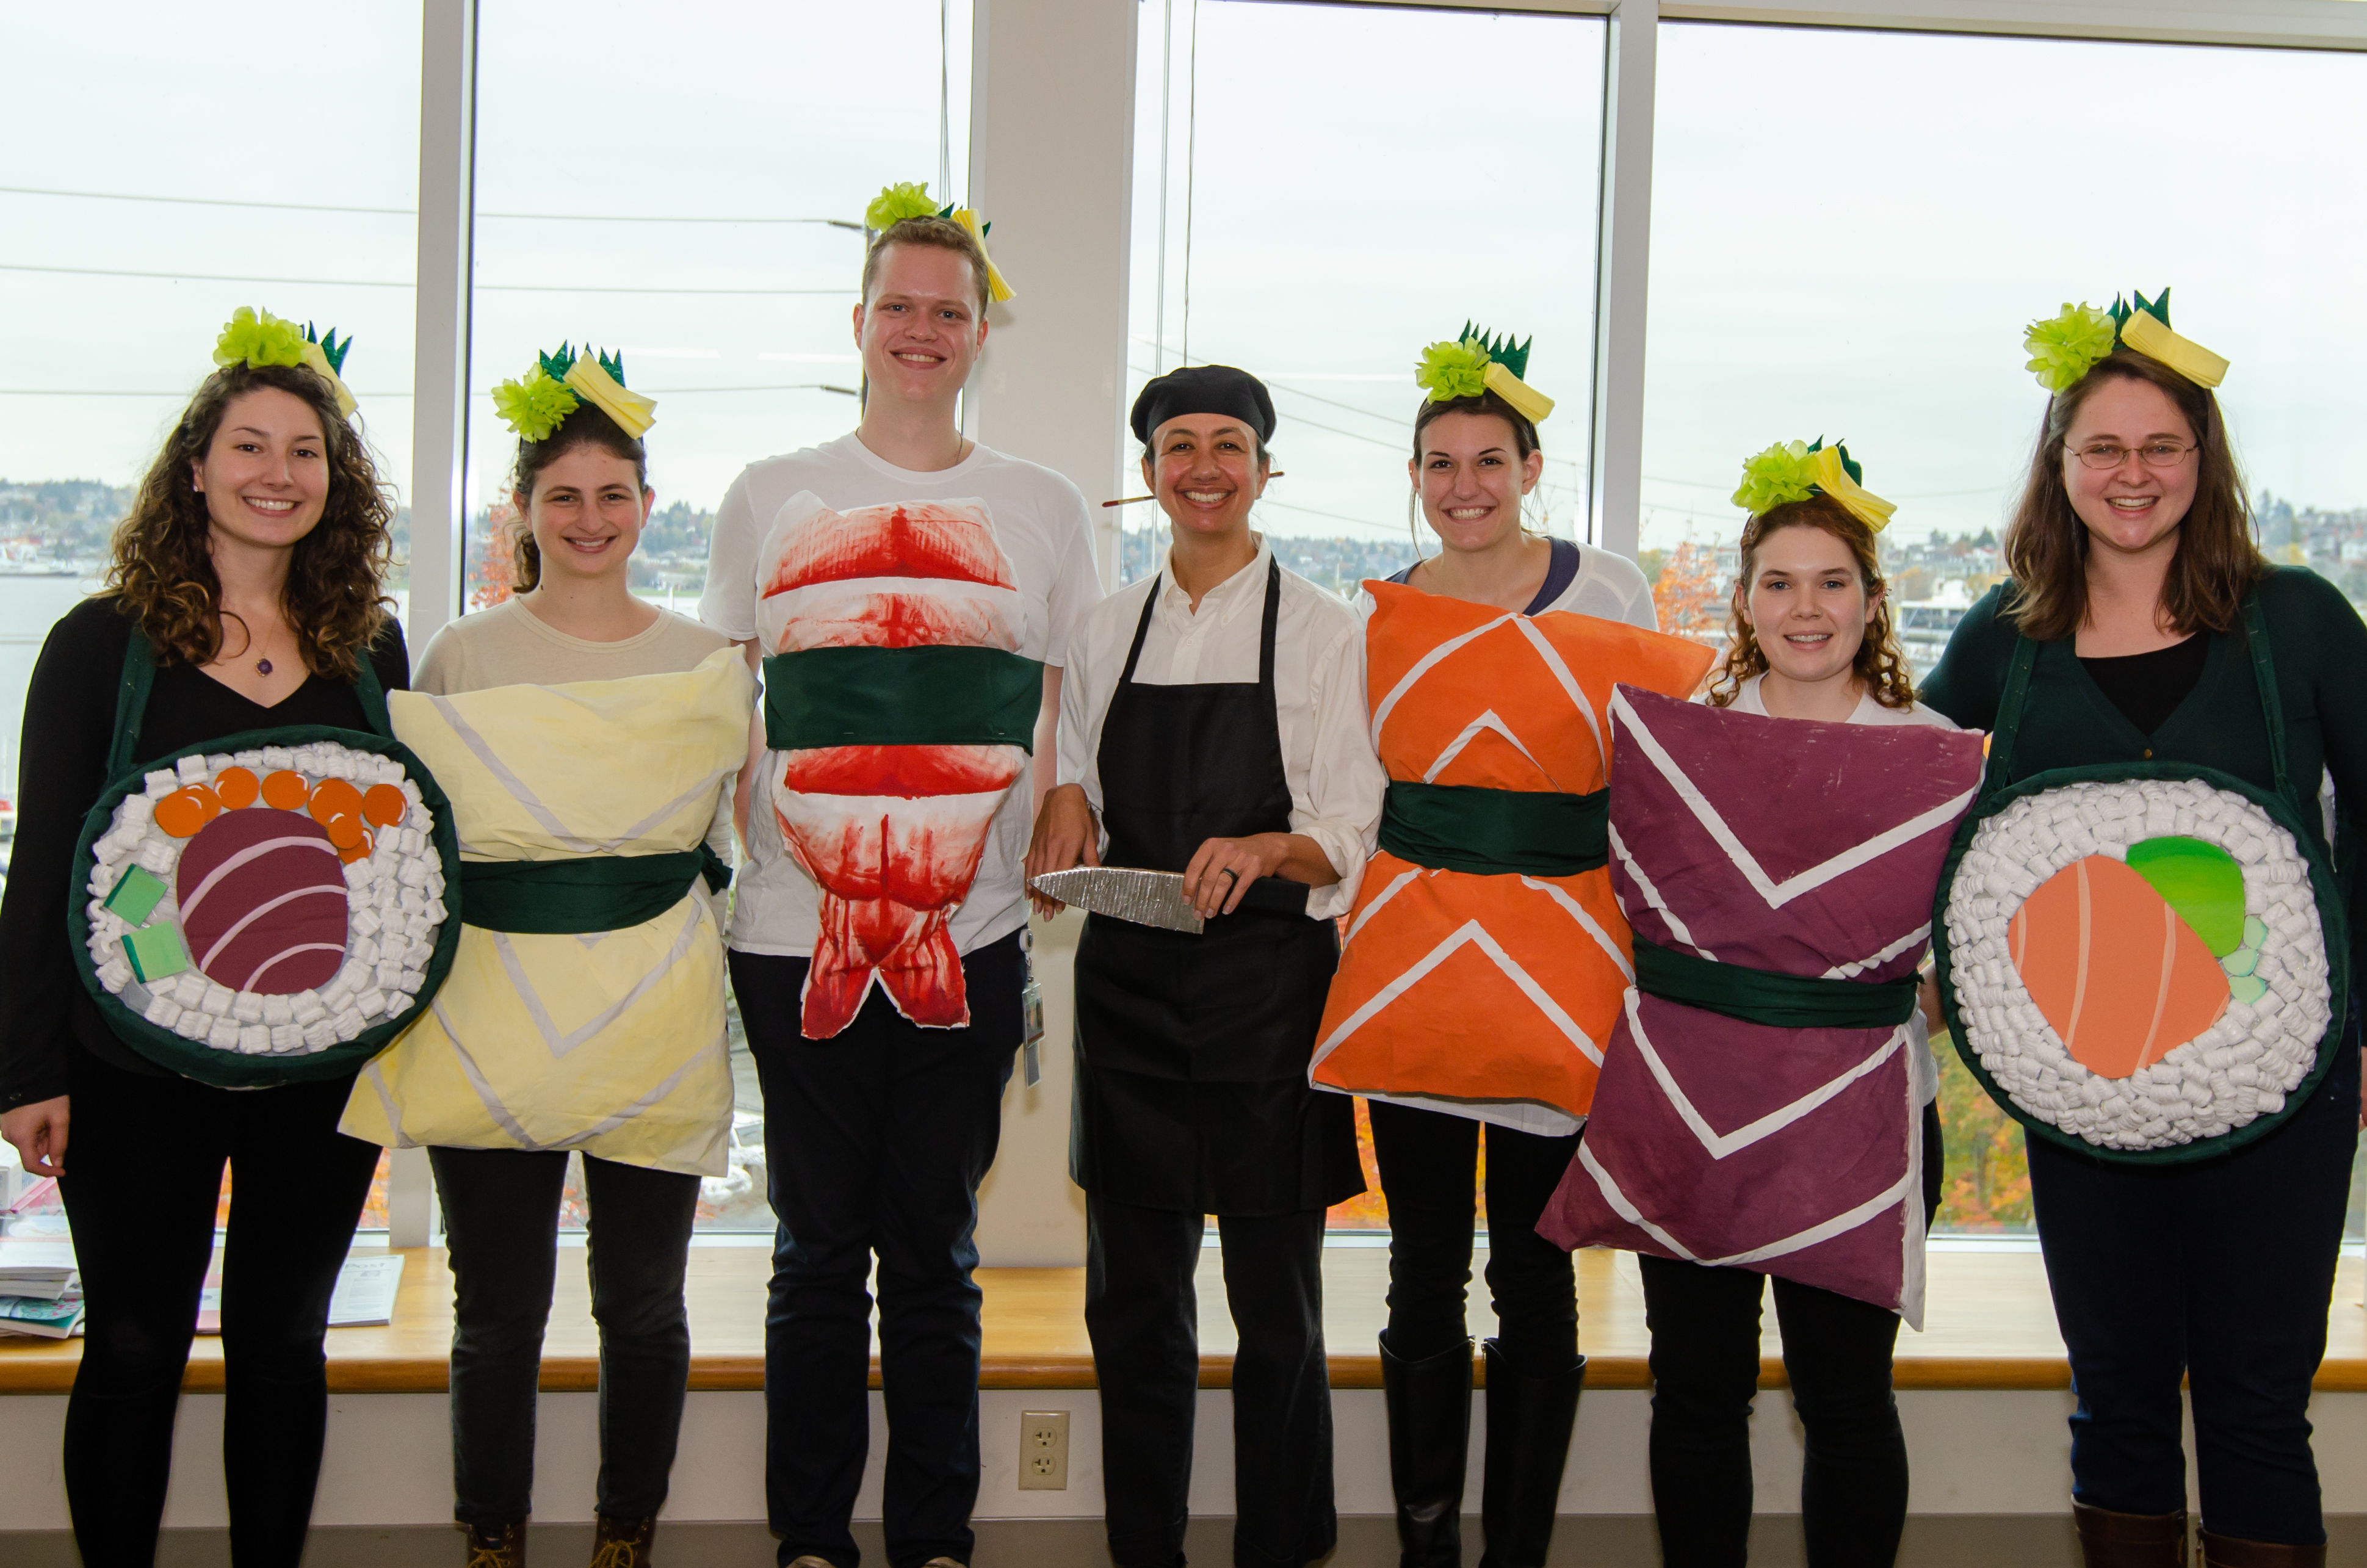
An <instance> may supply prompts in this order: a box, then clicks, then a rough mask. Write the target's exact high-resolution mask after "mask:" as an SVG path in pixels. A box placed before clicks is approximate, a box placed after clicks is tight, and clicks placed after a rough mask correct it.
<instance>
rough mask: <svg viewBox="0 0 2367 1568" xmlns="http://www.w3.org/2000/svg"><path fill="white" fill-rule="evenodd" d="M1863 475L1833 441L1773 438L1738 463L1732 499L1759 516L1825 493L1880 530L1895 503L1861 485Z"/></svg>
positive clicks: (1873, 529)
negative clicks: (1739, 468)
mask: <svg viewBox="0 0 2367 1568" xmlns="http://www.w3.org/2000/svg"><path fill="white" fill-rule="evenodd" d="M1864 480H1865V470H1864V469H1863V468H1861V467H1859V466H1858V463H1857V461H1856V460H1854V459H1852V457H1851V456H1850V455H1849V449H1848V448H1847V447H1845V446H1843V445H1842V444H1841V443H1840V442H1839V441H1836V442H1834V443H1833V444H1832V445H1831V446H1829V447H1828V446H1826V445H1825V438H1824V437H1821V436H1819V437H1817V438H1816V439H1815V440H1814V441H1793V442H1789V443H1786V442H1783V441H1778V442H1776V443H1775V444H1774V445H1773V446H1772V447H1770V448H1768V449H1766V450H1765V451H1763V452H1761V453H1759V454H1757V455H1756V456H1754V457H1751V458H1750V459H1748V460H1746V461H1745V462H1744V463H1743V465H1742V485H1741V487H1740V488H1739V489H1738V490H1736V491H1735V493H1734V504H1735V505H1736V506H1739V507H1741V508H1742V509H1743V510H1744V511H1746V512H1748V513H1750V515H1751V516H1752V517H1765V516H1766V515H1767V514H1768V513H1770V512H1772V511H1773V510H1774V509H1775V508H1776V507H1778V506H1789V505H1791V504H1792V503H1793V502H1795V501H1806V499H1807V498H1808V497H1809V496H1811V495H1827V496H1830V497H1831V498H1832V499H1833V500H1835V501H1838V502H1840V505H1841V507H1842V509H1843V510H1845V511H1847V512H1848V513H1849V515H1850V516H1852V517H1855V518H1856V519H1857V520H1858V521H1859V522H1862V523H1863V524H1864V525H1865V526H1866V529H1867V531H1868V532H1870V533H1880V532H1881V531H1882V530H1883V528H1885V527H1886V526H1887V525H1888V524H1889V522H1890V517H1891V514H1892V513H1894V512H1896V511H1897V510H1898V508H1897V506H1893V505H1891V504H1890V503H1889V502H1887V501H1886V500H1884V499H1883V498H1882V497H1881V496H1879V495H1876V494H1874V493H1872V492H1871V491H1869V490H1867V489H1865V488H1864Z"/></svg>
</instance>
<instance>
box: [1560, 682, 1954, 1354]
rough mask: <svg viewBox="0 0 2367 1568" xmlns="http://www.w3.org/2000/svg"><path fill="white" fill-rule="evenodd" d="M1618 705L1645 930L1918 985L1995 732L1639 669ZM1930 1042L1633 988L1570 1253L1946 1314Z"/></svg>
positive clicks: (1729, 956)
mask: <svg viewBox="0 0 2367 1568" xmlns="http://www.w3.org/2000/svg"><path fill="white" fill-rule="evenodd" d="M1611 715H1612V719H1611V722H1612V729H1613V733H1614V741H1613V748H1612V749H1613V755H1614V756H1615V757H1616V758H1617V763H1616V765H1615V766H1614V768H1613V771H1612V775H1611V879H1612V886H1613V888H1614V891H1615V892H1616V893H1617V894H1618V898H1619V903H1620V907H1621V908H1622V909H1623V910H1624V911H1625V914H1626V915H1627V918H1628V921H1629V922H1630V923H1631V924H1632V925H1633V926H1634V927H1635V932H1636V937H1637V942H1638V944H1639V946H1641V945H1642V944H1645V943H1651V944H1657V945H1658V946H1659V947H1660V948H1663V949H1670V951H1671V952H1672V953H1673V954H1676V955H1681V956H1680V957H1679V958H1678V959H1676V960H1674V961H1676V962H1679V963H1682V962H1684V961H1685V960H1696V961H1695V962H1694V963H1693V965H1691V966H1689V967H1691V968H1694V969H1697V970H1701V971H1703V972H1707V971H1708V967H1709V966H1703V965H1701V964H1700V963H1699V962H1698V960H1715V968H1716V970H1717V971H1720V972H1721V974H1722V975H1723V977H1724V978H1727V979H1736V978H1739V979H1742V980H1745V981H1748V980H1750V979H1753V978H1757V977H1754V976H1751V975H1750V974H1747V973H1742V972H1740V971H1761V974H1762V975H1763V974H1764V973H1766V972H1767V971H1772V974H1773V975H1774V976H1776V977H1778V978H1777V980H1776V982H1775V984H1776V985H1778V986H1779V987H1780V986H1781V985H1782V984H1783V981H1782V979H1781V977H1785V976H1793V977H1799V978H1800V979H1803V980H1807V981H1811V982H1822V983H1825V984H1824V985H1822V986H1821V987H1810V988H1808V989H1818V990H1821V991H1823V992H1825V993H1826V994H1834V985H1835V983H1841V984H1847V983H1883V982H1890V983H1894V984H1895V983H1899V982H1902V981H1906V980H1908V979H1910V978H1911V977H1912V975H1913V974H1914V972H1915V969H1916V966H1917V964H1918V963H1919V962H1920V960H1921V958H1922V954H1923V951H1924V949H1925V948H1926V947H1927V946H1928V945H1929V941H1930V937H1931V908H1932V899H1933V894H1934V892H1935V891H1936V890H1937V888H1938V886H1939V881H1940V871H1941V867H1942V862H1943V861H1944V860H1945V859H1946V858H1947V853H1948V846H1949V840H1950V838H1951V836H1952V835H1953V834H1954V830H1955V826H1956V824H1957V822H1958V820H1959V819H1961V818H1962V817H1963V816H1964V814H1965V812H1966V811H1967V810H1969V809H1970V808H1971V806H1972V803H1973V800H1974V795H1975V792H1976V789H1977V787H1978V785H1979V783H1980V774H1981V745H1982V737H1981V736H1980V735H1978V734H1976V733H1962V732H1956V731H1950V730H1942V729H1938V728H1934V727H1930V726H1924V725H1850V724H1829V723H1819V722H1810V721H1805V720H1791V719H1771V718H1766V717H1762V716H1761V715H1758V714H1751V713H1738V712H1734V711H1732V710H1726V709H1718V708H1711V707H1707V706H1704V705H1702V704H1698V703H1689V702H1680V701H1675V700H1672V699H1669V698H1665V697H1660V696H1658V695H1656V694H1654V693H1651V692H1647V691H1641V690H1638V689H1637V688H1636V687H1625V686H1623V687H1620V688H1619V693H1618V696H1617V698H1616V699H1614V702H1613V704H1612V708H1611ZM1727 966H1734V968H1733V969H1731V970H1729V969H1727ZM1640 967H1642V964H1641V959H1640V956H1639V968H1640ZM1646 983H1648V984H1649V983H1652V982H1651V980H1650V978H1649V977H1647V981H1646ZM1793 989H1795V990H1797V989H1802V988H1800V987H1797V986H1796V985H1795V986H1794V987H1793ZM1886 994H1888V995H1892V996H1896V995H1897V994H1898V992H1897V991H1896V990H1893V991H1890V992H1887V993H1886ZM1927 1049H1929V1047H1928V1046H1927V1045H1926V1043H1925V1041H1924V1038H1923V1034H1922V1031H1921V1030H1920V1028H1916V1027H1915V1026H1914V1024H1912V1023H1911V1022H1909V1023H1899V1024H1893V1025H1885V1026H1881V1027H1872V1028H1855V1027H1852V1028H1840V1027H1833V1028H1821V1027H1820V1028H1793V1027H1777V1026H1775V1025H1772V1024H1768V1023H1762V1022H1753V1021H1750V1020H1748V1019H1746V1018H1743V1017H1733V1016H1729V1015H1728V1014H1727V1013H1726V1012H1720V1011H1712V1010H1710V1008H1708V1007H1706V1006H1692V1005H1688V1004H1687V1003H1683V1002H1676V1001H1670V1000H1668V999H1666V998H1665V997H1663V996H1660V995H1653V994H1646V993H1645V992H1644V991H1642V990H1637V989H1632V988H1631V989H1630V990H1629V991H1628V993H1627V997H1626V1005H1625V1009H1624V1012H1623V1016H1622V1017H1621V1018H1620V1021H1619V1024H1618V1026H1617V1028H1615V1030H1614V1033H1613V1035H1612V1038H1611V1043H1610V1045H1609V1046H1608V1047H1607V1048H1606V1049H1605V1051H1604V1052H1603V1076H1602V1081H1601V1083H1600V1085H1598V1086H1597V1088H1596V1090H1595V1095H1594V1108H1593V1115H1592V1117H1591V1119H1589V1121H1588V1123H1587V1127H1586V1131H1585V1136H1584V1140H1583V1142H1580V1145H1579V1153H1578V1156H1577V1158H1576V1159H1574V1160H1573V1161H1572V1162H1571V1163H1570V1166H1569V1171H1568V1173H1567V1174H1566V1175H1565V1176H1563V1178H1562V1183H1561V1187H1560V1189H1559V1190H1558V1191H1557V1192H1556V1194H1555V1195H1554V1199H1553V1201H1552V1202H1551V1203H1549V1204H1548V1205H1547V1206H1546V1212H1545V1217H1544V1219H1543V1220H1542V1221H1539V1223H1538V1226H1537V1229H1538V1231H1539V1232H1540V1233H1543V1234H1544V1235H1545V1236H1546V1237H1547V1238H1548V1239H1550V1240H1552V1241H1554V1242H1555V1243H1557V1244H1559V1245H1561V1246H1564V1247H1577V1246H1586V1245H1603V1246H1612V1247H1617V1248H1620V1249H1622V1250H1624V1251H1629V1252H1643V1253H1651V1254H1653V1255H1655V1256H1660V1257H1671V1258H1682V1259H1686V1260H1688V1261H1693V1262H1699V1263H1704V1264H1709V1265H1713V1266H1727V1267H1745V1268H1750V1269H1755V1270H1757V1271H1758V1272H1760V1273H1762V1274H1773V1275H1778V1276H1781V1277H1783V1278H1787V1279H1796V1280H1799V1281H1801V1282H1802V1283H1804V1284H1809V1285H1816V1286H1819V1287H1822V1288H1823V1289H1826V1290H1834V1291H1838V1292H1840V1294H1842V1295H1846V1296H1852V1297H1855V1298H1857V1299H1859V1300H1861V1301H1871V1302H1874V1303H1875V1304H1877V1305H1879V1306H1883V1307H1886V1308H1889V1309H1891V1310H1893V1311H1896V1312H1898V1313H1899V1314H1900V1315H1901V1316H1903V1317H1904V1318H1905V1319H1906V1320H1907V1321H1908V1324H1911V1325H1913V1326H1916V1327H1920V1326H1921V1322H1922V1302H1923V1231H1924V1224H1925V1216H1924V1211H1923V1196H1922V1190H1921V1173H1922V1106H1921V1105H1920V1101H1919V1096H1918V1095H1917V1094H1916V1091H1915V1081H1914V1076H1913V1074H1912V1071H1911V1069H1910V1066H1909V1058H1908V1052H1910V1051H1921V1050H1927Z"/></svg>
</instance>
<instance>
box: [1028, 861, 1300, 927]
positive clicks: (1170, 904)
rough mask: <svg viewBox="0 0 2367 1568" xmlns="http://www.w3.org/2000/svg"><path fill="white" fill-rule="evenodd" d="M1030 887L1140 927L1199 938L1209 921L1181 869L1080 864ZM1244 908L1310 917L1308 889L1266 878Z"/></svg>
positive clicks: (1033, 880) (1050, 874) (1052, 873)
mask: <svg viewBox="0 0 2367 1568" xmlns="http://www.w3.org/2000/svg"><path fill="white" fill-rule="evenodd" d="M1027 885H1028V886H1029V887H1031V888H1034V889H1035V890H1036V892H1040V893H1042V894H1044V895H1045V896H1046V897H1048V898H1056V899H1058V900H1059V901H1060V902H1061V903H1073V904H1075V905H1076V906H1077V907H1078V908H1079V909H1083V910H1089V911H1091V912H1092V913H1093V914H1095V915H1110V916H1112V917H1114V918H1116V919H1119V920H1130V921H1132V922H1134V923H1135V924H1136V925H1138V926H1156V927H1158V928H1159V929H1160V930H1162V931H1188V932H1190V933H1192V934H1193V935H1195V936H1196V935H1198V934H1199V933H1200V931H1201V930H1202V929H1204V928H1205V927H1206V924H1207V923H1206V921H1204V920H1202V919H1201V918H1200V912H1199V911H1198V910H1195V909H1194V908H1193V907H1192V903H1191V901H1190V900H1189V899H1186V898H1185V897H1184V896H1183V873H1182V872H1180V871H1146V870H1141V869H1138V868H1135V867H1132V866H1077V867H1073V868H1071V869H1069V870H1066V871H1047V872H1045V873H1044V874H1043V875H1042V876H1040V877H1032V878H1030V879H1029V880H1028V882H1027ZM1241 907H1242V908H1244V909H1250V908H1255V909H1268V910H1274V911H1276V912H1279V913H1283V914H1292V915H1304V914H1305V913H1306V912H1307V887H1306V885H1305V884H1304V883H1301V882H1292V881H1283V880H1281V879H1279V878H1275V877H1260V878H1259V879H1258V880H1257V881H1253V882H1251V884H1250V886H1249V891H1248V892H1246V893H1244V894H1243V895H1242V897H1241Z"/></svg>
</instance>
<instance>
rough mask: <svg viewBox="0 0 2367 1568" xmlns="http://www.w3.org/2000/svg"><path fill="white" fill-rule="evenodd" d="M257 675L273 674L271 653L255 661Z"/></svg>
mask: <svg viewBox="0 0 2367 1568" xmlns="http://www.w3.org/2000/svg"><path fill="white" fill-rule="evenodd" d="M270 673H271V655H270V654H269V653H265V654H264V655H263V656H262V657H261V658H258V659H257V660H255V674H256V675H259V676H267V675H269V674H270Z"/></svg>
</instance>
